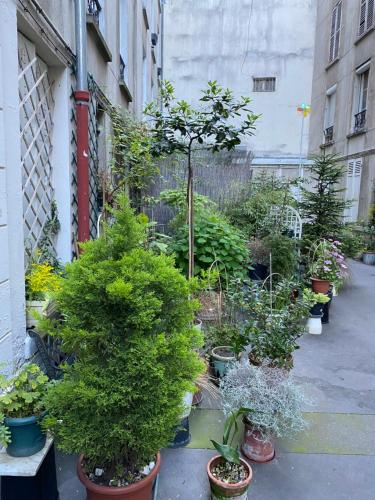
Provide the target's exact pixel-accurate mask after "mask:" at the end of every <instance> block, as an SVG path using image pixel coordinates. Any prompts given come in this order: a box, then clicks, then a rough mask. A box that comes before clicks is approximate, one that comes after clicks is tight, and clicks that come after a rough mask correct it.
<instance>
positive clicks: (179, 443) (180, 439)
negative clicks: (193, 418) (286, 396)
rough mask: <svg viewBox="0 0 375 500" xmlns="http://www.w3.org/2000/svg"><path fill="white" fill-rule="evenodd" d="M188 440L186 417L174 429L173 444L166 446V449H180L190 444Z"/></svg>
mask: <svg viewBox="0 0 375 500" xmlns="http://www.w3.org/2000/svg"><path fill="white" fill-rule="evenodd" d="M190 439H191V436H190V428H189V417H186V418H184V419H182V420H181V423H180V424H179V425H178V426H177V427H176V434H175V436H174V439H173V442H172V443H170V444H169V445H168V448H182V447H183V446H186V445H188V444H189V443H190Z"/></svg>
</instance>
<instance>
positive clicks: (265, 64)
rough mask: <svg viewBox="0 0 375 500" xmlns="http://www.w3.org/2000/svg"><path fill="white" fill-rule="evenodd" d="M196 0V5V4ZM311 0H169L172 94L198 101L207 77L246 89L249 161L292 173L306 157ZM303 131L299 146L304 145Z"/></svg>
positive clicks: (168, 51) (168, 71) (167, 40)
mask: <svg viewBox="0 0 375 500" xmlns="http://www.w3.org/2000/svg"><path fill="white" fill-rule="evenodd" d="M198 6H199V9H198ZM315 10H316V1H315V0H309V1H306V0H279V1H277V2H275V1H274V0H262V1H261V2H260V1H254V0H238V1H236V2H233V1H232V0H207V1H205V2H196V1H195V0H186V1H184V2H181V1H180V0H167V1H166V3H165V30H164V32H165V44H164V47H165V54H164V60H165V64H164V77H165V78H166V79H167V80H170V81H171V82H172V83H173V84H174V86H175V90H176V95H177V96H178V97H179V98H183V99H185V100H187V101H193V102H194V101H195V102H196V101H197V99H198V98H199V93H200V90H201V89H202V88H204V87H205V86H206V84H207V81H209V80H217V81H218V83H219V84H221V85H223V86H225V87H230V88H231V89H232V90H233V91H234V93H235V95H236V96H241V95H245V96H250V97H251V99H252V103H251V108H252V110H253V111H254V112H255V113H257V114H261V116H260V118H259V119H258V121H257V123H256V131H255V135H254V136H253V137H251V138H247V139H246V140H245V142H244V145H245V146H246V148H247V149H248V150H250V151H252V152H253V154H254V158H253V161H252V165H253V166H264V167H266V166H268V167H270V166H272V167H274V168H277V169H280V170H281V169H282V170H283V171H284V172H285V171H286V170H290V171H291V172H296V171H297V170H298V165H299V163H300V154H301V152H302V160H303V162H304V163H305V162H306V155H307V147H308V125H309V124H308V121H309V119H308V118H306V119H305V123H304V130H303V131H302V130H301V129H302V116H301V114H299V113H298V112H297V108H298V107H299V106H300V105H301V104H302V103H306V104H310V99H311V79H312V66H313V56H314V49H313V48H314V31H315ZM301 133H302V148H301Z"/></svg>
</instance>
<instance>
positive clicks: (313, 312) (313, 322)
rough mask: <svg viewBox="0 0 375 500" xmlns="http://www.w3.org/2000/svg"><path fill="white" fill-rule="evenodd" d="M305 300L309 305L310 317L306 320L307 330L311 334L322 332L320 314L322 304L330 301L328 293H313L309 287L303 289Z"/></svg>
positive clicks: (321, 313) (321, 312)
mask: <svg viewBox="0 0 375 500" xmlns="http://www.w3.org/2000/svg"><path fill="white" fill-rule="evenodd" d="M303 295H304V298H305V300H306V301H308V302H309V303H310V305H311V309H310V317H309V318H308V320H307V330H308V332H309V333H310V334H311V335H320V334H321V333H322V316H323V307H324V304H327V303H328V302H329V301H330V297H329V295H328V294H324V293H315V292H313V291H312V290H310V289H309V288H305V289H304V290H303Z"/></svg>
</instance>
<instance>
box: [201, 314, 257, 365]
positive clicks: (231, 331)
mask: <svg viewBox="0 0 375 500" xmlns="http://www.w3.org/2000/svg"><path fill="white" fill-rule="evenodd" d="M204 337H205V349H206V351H207V352H208V351H211V350H212V349H213V348H214V347H218V346H230V347H232V350H233V352H234V354H235V355H236V356H238V355H239V354H240V353H241V352H242V351H243V349H244V347H245V345H246V344H247V341H248V339H247V337H246V336H245V335H244V332H243V329H242V328H241V326H240V323H239V322H230V321H226V320H224V321H222V322H220V323H217V324H216V323H215V324H207V325H205V327H204Z"/></svg>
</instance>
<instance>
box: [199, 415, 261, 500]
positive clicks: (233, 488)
mask: <svg viewBox="0 0 375 500" xmlns="http://www.w3.org/2000/svg"><path fill="white" fill-rule="evenodd" d="M249 411H251V410H249V409H247V408H240V409H238V410H236V411H234V412H232V413H230V415H229V416H228V417H227V419H226V421H225V424H224V434H223V442H222V443H217V442H216V441H213V440H211V442H212V444H213V445H214V447H215V448H216V450H217V451H218V452H219V453H220V455H216V456H214V457H213V458H211V460H210V461H209V462H208V464H207V475H208V479H209V482H210V488H211V497H212V498H217V499H219V498H238V499H243V498H247V490H248V489H249V485H250V482H251V479H252V475H253V473H252V470H251V467H250V465H249V464H248V463H246V462H245V460H243V459H242V458H240V455H239V452H238V448H234V447H233V446H232V443H233V438H234V436H235V435H236V433H237V430H238V425H237V419H238V417H239V416H240V415H243V414H244V413H248V412H249ZM233 427H234V429H233ZM232 429H233V431H232Z"/></svg>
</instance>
